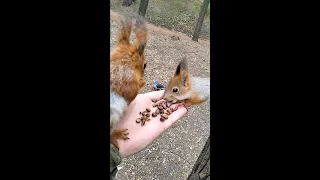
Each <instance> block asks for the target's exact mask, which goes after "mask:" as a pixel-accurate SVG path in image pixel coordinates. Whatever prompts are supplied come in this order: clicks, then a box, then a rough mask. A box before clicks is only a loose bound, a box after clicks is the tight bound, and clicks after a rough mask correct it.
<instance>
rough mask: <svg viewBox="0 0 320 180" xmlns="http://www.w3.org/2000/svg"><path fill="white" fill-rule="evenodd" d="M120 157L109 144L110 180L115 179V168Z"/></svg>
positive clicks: (119, 161) (116, 170)
mask: <svg viewBox="0 0 320 180" xmlns="http://www.w3.org/2000/svg"><path fill="white" fill-rule="evenodd" d="M121 160H122V158H121V155H120V153H119V151H118V150H117V149H116V148H115V147H114V146H113V145H112V144H110V180H114V179H115V178H116V174H117V172H118V168H117V166H118V165H119V164H120V163H121Z"/></svg>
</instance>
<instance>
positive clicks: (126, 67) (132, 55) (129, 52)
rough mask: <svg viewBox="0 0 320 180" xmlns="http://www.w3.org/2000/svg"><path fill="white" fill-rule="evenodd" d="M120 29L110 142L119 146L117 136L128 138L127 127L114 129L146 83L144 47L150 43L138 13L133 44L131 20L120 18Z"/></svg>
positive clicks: (113, 60)
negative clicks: (144, 78) (144, 77)
mask: <svg viewBox="0 0 320 180" xmlns="http://www.w3.org/2000/svg"><path fill="white" fill-rule="evenodd" d="M120 24H121V28H120V30H119V35H118V38H117V43H116V45H115V47H114V49H113V51H112V52H111V55H110V143H111V144H113V145H114V147H116V148H118V149H119V146H118V141H117V139H124V140H126V139H129V137H128V134H129V133H128V132H127V130H128V129H115V126H116V124H117V123H118V122H119V120H120V118H121V117H122V115H123V113H124V111H125V109H126V108H127V106H128V105H129V104H130V103H131V102H132V101H133V100H134V99H135V97H136V96H137V95H138V93H139V90H140V89H141V88H142V87H143V86H144V85H145V80H143V79H142V77H143V74H144V69H145V68H146V60H145V56H144V49H145V47H146V44H147V35H148V31H147V27H146V23H145V22H144V20H143V19H142V18H141V17H140V16H137V18H136V23H135V29H134V32H135V35H136V41H135V42H134V43H133V44H131V43H130V34H131V29H132V19H131V18H130V17H129V16H128V15H124V16H121V17H120Z"/></svg>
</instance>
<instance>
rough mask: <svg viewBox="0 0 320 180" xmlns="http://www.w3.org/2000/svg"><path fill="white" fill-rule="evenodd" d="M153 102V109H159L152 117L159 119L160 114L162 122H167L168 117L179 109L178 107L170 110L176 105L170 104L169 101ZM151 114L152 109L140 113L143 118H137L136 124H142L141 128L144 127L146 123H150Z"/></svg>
mask: <svg viewBox="0 0 320 180" xmlns="http://www.w3.org/2000/svg"><path fill="white" fill-rule="evenodd" d="M153 102H154V104H153V105H152V107H157V109H156V111H154V112H153V113H152V117H157V116H158V115H159V114H160V116H161V117H160V121H161V122H163V121H165V120H167V119H168V116H169V115H170V114H172V113H173V112H174V111H176V110H177V109H178V106H176V107H175V108H170V106H171V105H172V104H174V103H170V102H168V101H159V102H155V101H153ZM150 112H151V110H150V108H146V110H145V111H143V112H140V113H139V114H140V115H142V116H141V117H140V118H137V119H136V122H137V123H140V122H141V126H144V125H145V123H146V121H150Z"/></svg>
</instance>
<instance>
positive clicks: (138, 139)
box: [116, 91, 187, 158]
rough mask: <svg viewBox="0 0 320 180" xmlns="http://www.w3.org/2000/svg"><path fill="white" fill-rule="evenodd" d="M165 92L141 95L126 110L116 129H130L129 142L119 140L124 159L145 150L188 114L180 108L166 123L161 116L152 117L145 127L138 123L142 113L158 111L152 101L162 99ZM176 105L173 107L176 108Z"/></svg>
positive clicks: (184, 109)
mask: <svg viewBox="0 0 320 180" xmlns="http://www.w3.org/2000/svg"><path fill="white" fill-rule="evenodd" d="M163 94H164V91H154V92H150V93H146V94H139V95H138V96H137V97H136V98H135V99H134V101H132V102H131V103H130V105H129V106H128V108H127V109H126V111H125V113H124V116H123V118H122V119H121V120H120V122H119V123H118V124H117V126H116V129H125V128H127V129H128V132H129V135H128V136H129V138H130V139H128V140H122V139H120V140H118V144H119V149H120V153H121V155H122V157H123V158H126V157H128V156H131V155H134V154H136V153H138V152H140V151H142V150H143V149H145V148H146V147H147V146H148V145H149V144H151V142H152V141H154V140H155V139H156V138H158V137H159V135H160V134H162V133H163V132H164V131H165V130H166V129H168V128H169V127H170V126H171V125H173V124H174V123H175V122H176V121H177V120H178V119H180V118H181V117H182V116H183V115H184V114H186V113H187V109H186V108H184V107H183V106H180V107H179V108H178V110H177V111H175V112H173V113H172V114H170V116H169V118H168V119H167V120H165V121H164V122H161V121H160V115H158V116H157V117H152V116H151V120H150V121H146V123H145V125H144V126H141V123H137V122H136V119H137V118H138V117H140V116H141V115H139V113H140V112H143V111H145V110H146V108H147V107H148V108H150V109H151V113H152V112H154V111H155V110H156V108H154V107H152V104H153V102H152V100H160V99H162V97H163ZM175 106H176V105H172V107H175Z"/></svg>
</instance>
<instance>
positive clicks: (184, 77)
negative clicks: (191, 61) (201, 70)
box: [181, 71, 189, 87]
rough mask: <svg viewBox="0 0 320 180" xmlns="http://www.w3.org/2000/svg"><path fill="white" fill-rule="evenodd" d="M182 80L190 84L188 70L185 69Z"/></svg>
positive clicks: (186, 84) (185, 84)
mask: <svg viewBox="0 0 320 180" xmlns="http://www.w3.org/2000/svg"><path fill="white" fill-rule="evenodd" d="M181 80H182V84H183V85H184V86H185V87H187V86H188V82H189V81H188V80H189V72H188V71H183V72H182V74H181Z"/></svg>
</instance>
